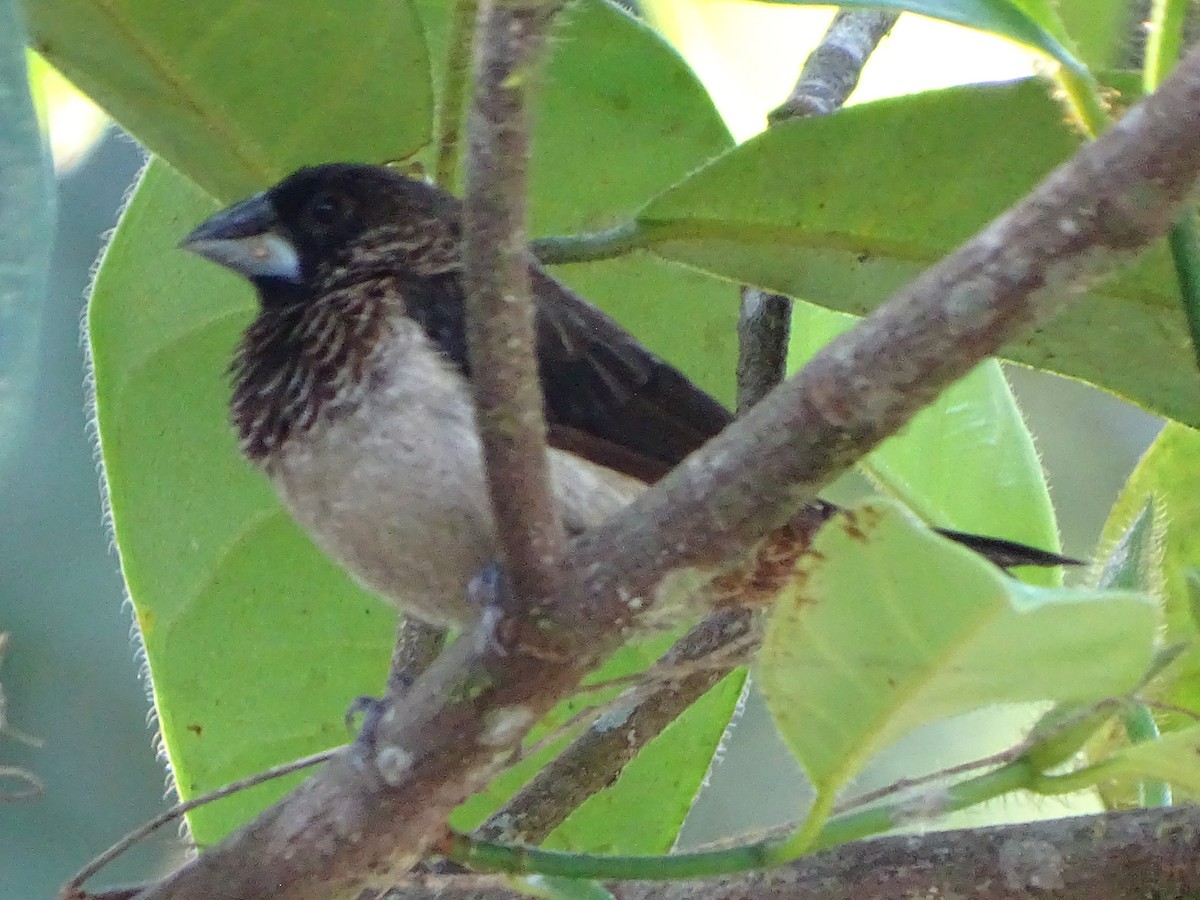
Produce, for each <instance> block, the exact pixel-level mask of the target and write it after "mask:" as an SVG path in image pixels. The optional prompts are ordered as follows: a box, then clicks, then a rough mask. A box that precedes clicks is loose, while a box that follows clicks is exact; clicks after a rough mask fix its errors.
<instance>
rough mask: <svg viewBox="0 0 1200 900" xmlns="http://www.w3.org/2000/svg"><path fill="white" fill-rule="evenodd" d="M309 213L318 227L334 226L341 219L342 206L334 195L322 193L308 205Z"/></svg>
mask: <svg viewBox="0 0 1200 900" xmlns="http://www.w3.org/2000/svg"><path fill="white" fill-rule="evenodd" d="M308 212H309V215H311V216H312V218H313V221H314V222H316V223H317V224H318V225H332V224H334V223H335V222H337V221H338V219H340V218H341V213H342V204H341V203H340V202H339V201H338V198H337V197H335V196H333V194H331V193H328V192H327V191H322V192H321V193H319V194H317V195H316V196H315V197H313V199H312V201H311V202H310V203H309V204H308Z"/></svg>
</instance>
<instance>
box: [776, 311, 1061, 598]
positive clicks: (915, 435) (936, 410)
mask: <svg viewBox="0 0 1200 900" xmlns="http://www.w3.org/2000/svg"><path fill="white" fill-rule="evenodd" d="M856 321H857V320H856V319H854V318H853V317H851V316H847V315H844V314H841V313H834V312H831V311H829V310H826V309H821V308H819V307H814V306H810V305H808V304H801V305H799V306H798V307H797V309H796V313H795V323H794V325H793V329H794V332H795V335H796V337H795V338H794V339H793V341H792V347H791V354H790V357H789V362H790V364H791V365H792V367H793V368H798V367H799V365H801V364H802V363H803V362H804V361H805V360H807V359H808V358H809V357H811V356H812V355H813V354H814V353H816V352H817V350H819V349H820V348H821V347H822V346H824V345H825V344H826V343H827V342H828V341H829V340H831V339H832V338H833V337H835V336H836V335H838V334H841V333H842V332H843V331H846V330H847V329H849V328H850V327H852V326H853V325H854V323H855V322H856ZM863 468H864V470H865V471H866V473H867V475H868V476H869V477H870V478H871V479H872V480H874V481H876V482H878V483H879V484H880V485H881V486H882V487H883V488H884V489H885V490H886V491H887V492H888V493H891V494H893V495H894V496H896V497H898V498H899V499H901V500H903V501H904V502H905V503H906V504H907V505H908V506H909V508H910V509H912V510H914V511H915V512H917V513H918V514H919V515H920V516H921V518H922V519H924V520H925V521H926V522H928V523H931V524H934V525H939V526H942V527H947V528H956V529H958V530H960V531H968V532H971V533H974V534H986V535H990V536H992V537H1002V538H1005V539H1007V540H1014V541H1021V542H1023V543H1026V544H1029V545H1031V546H1035V547H1042V548H1045V549H1047V550H1056V549H1058V546H1059V541H1058V530H1057V527H1056V525H1055V521H1054V509H1053V507H1052V506H1051V503H1050V493H1049V491H1048V489H1047V487H1046V478H1045V474H1044V473H1043V472H1042V467H1041V463H1040V462H1039V460H1038V456H1037V450H1036V449H1035V448H1034V446H1033V438H1032V437H1031V436H1030V434H1029V430H1028V429H1027V428H1026V427H1025V422H1024V420H1023V419H1022V418H1021V413H1020V410H1018V409H1017V405H1016V401H1015V400H1014V399H1013V396H1012V391H1011V390H1010V389H1009V386H1008V382H1007V381H1006V380H1005V378H1004V374H1003V372H1002V371H1001V369H1000V365H999V364H998V363H996V362H994V361H989V362H985V363H982V364H980V365H979V366H977V367H976V368H975V369H974V370H973V371H972V372H971V373H970V374H968V375H967V376H965V377H964V378H962V379H960V380H959V381H957V382H956V383H955V384H953V385H951V386H950V387H949V388H947V389H946V390H945V391H944V392H943V393H942V395H941V396H940V397H939V398H938V399H937V401H936V402H935V403H933V404H932V405H931V406H929V407H928V408H926V409H924V410H922V411H921V412H920V413H918V414H917V416H916V418H914V419H913V420H912V422H910V423H909V424H908V425H907V426H905V427H904V429H903V430H902V431H901V432H900V433H899V434H898V435H896V436H894V437H892V438H889V439H888V440H886V441H884V442H883V444H882V445H881V446H880V447H879V448H878V449H876V450H875V451H874V452H873V453H872V454H871V455H870V456H868V457H867V459H866V461H865V462H864V464H863ZM1022 575H1023V577H1024V578H1025V580H1026V581H1030V582H1034V583H1037V584H1044V585H1053V584H1058V583H1060V582H1061V572H1060V570H1058V569H1027V570H1025V571H1024V572H1023V573H1022Z"/></svg>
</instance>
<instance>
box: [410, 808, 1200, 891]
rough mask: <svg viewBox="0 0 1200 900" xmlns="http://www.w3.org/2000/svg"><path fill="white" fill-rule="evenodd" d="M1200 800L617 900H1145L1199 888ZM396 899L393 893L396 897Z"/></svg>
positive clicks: (965, 833) (826, 854) (482, 884)
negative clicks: (913, 899) (957, 899)
mask: <svg viewBox="0 0 1200 900" xmlns="http://www.w3.org/2000/svg"><path fill="white" fill-rule="evenodd" d="M1198 857H1200V806H1185V807H1175V808H1166V809H1152V810H1145V809H1139V810H1128V811H1124V812H1110V813H1105V814H1100V815H1087V816H1069V817H1066V818H1061V819H1049V820H1044V821H1039V822H1023V823H1021V824H1017V825H998V826H992V827H987V828H970V829H961V830H955V831H933V830H929V831H925V830H922V831H918V832H916V833H912V834H904V835H898V836H895V837H881V838H874V839H872V840H868V841H856V842H854V843H852V844H844V845H842V846H839V847H835V848H833V849H832V850H826V851H823V852H821V853H814V854H813V855H811V856H805V857H802V858H800V859H797V860H795V861H794V862H791V863H789V864H788V865H785V866H780V867H778V868H775V869H771V870H768V871H760V872H748V873H743V874H738V875H728V876H724V877H722V878H707V879H696V880H692V881H677V882H653V881H635V882H613V883H609V884H607V885H605V887H607V889H608V890H610V891H611V892H612V893H613V895H614V896H615V897H616V898H618V900H779V898H804V900H845V898H847V897H853V898H854V900H895V898H897V897H971V898H972V900H1023V898H1028V897H1038V898H1041V900H1135V898H1143V897H1192V896H1196V895H1198V894H1200V865H1197V864H1196V859H1197V858H1198ZM398 896H401V897H403V900H519V898H521V897H522V896H523V895H522V894H520V893H519V892H518V891H517V890H515V889H514V888H512V887H509V886H507V885H504V884H503V883H500V882H498V881H497V880H495V879H494V877H493V878H489V877H484V876H456V877H449V878H432V879H425V880H423V881H422V882H421V883H413V884H407V885H405V886H404V888H403V892H402V894H400V895H398ZM391 897H392V895H389V898H391Z"/></svg>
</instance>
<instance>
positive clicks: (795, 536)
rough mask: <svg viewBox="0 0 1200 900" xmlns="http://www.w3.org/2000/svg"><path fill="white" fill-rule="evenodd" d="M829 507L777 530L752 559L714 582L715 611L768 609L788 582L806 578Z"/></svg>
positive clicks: (823, 506) (799, 516)
mask: <svg viewBox="0 0 1200 900" xmlns="http://www.w3.org/2000/svg"><path fill="white" fill-rule="evenodd" d="M833 513H834V508H833V507H832V506H828V505H826V504H821V505H814V506H807V507H805V508H804V509H803V510H801V511H800V512H799V513H798V514H797V515H796V516H795V517H793V518H792V520H791V521H790V522H788V523H787V524H786V525H783V526H781V527H779V528H776V529H775V530H774V531H772V532H771V533H770V534H768V535H767V537H766V538H765V539H764V540H763V541H762V543H760V544H759V545H758V547H757V548H756V549H755V551H754V554H753V556H751V557H750V558H749V559H748V560H747V561H746V562H745V563H743V564H741V565H739V566H737V567H736V568H735V569H733V570H732V571H729V572H726V573H725V574H724V575H720V576H718V577H717V578H715V579H714V580H713V583H712V589H713V593H714V594H715V600H714V606H715V607H716V608H728V607H747V606H751V607H753V606H767V605H769V604H770V603H772V602H774V600H775V598H776V597H777V596H778V595H779V592H780V591H782V590H783V589H784V587H786V586H787V585H788V583H789V582H793V581H795V580H796V579H797V578H803V577H804V574H805V572H804V569H805V566H804V565H803V562H804V560H805V559H806V558H807V557H818V558H819V555H817V554H813V552H812V540H813V537H814V536H815V535H816V533H817V531H818V529H820V527H821V526H822V525H823V524H824V523H825V522H826V521H827V520H828V519H829V518H830V517H831V516H832V515H833Z"/></svg>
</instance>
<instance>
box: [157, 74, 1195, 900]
mask: <svg viewBox="0 0 1200 900" xmlns="http://www.w3.org/2000/svg"><path fill="white" fill-rule="evenodd" d="M1198 172H1200V51H1193V52H1192V53H1191V54H1190V55H1189V56H1188V57H1187V59H1186V60H1185V61H1184V62H1183V63H1181V64H1180V66H1179V67H1178V68H1177V69H1176V71H1175V72H1174V73H1173V74H1172V76H1171V77H1170V78H1169V79H1168V80H1167V81H1166V82H1164V84H1163V86H1162V87H1161V88H1160V90H1159V91H1158V92H1156V93H1155V94H1154V95H1152V96H1150V97H1148V98H1147V99H1145V100H1144V101H1143V102H1142V103H1140V104H1139V105H1138V106H1136V107H1134V108H1133V109H1132V110H1130V112H1129V113H1128V114H1127V115H1126V116H1125V117H1124V118H1123V119H1122V120H1121V121H1120V122H1118V123H1117V124H1116V125H1115V126H1113V128H1112V129H1110V130H1109V131H1108V132H1106V133H1105V134H1103V135H1101V136H1100V137H1099V138H1098V139H1097V140H1096V141H1095V142H1093V143H1091V144H1089V145H1087V146H1085V147H1083V148H1082V149H1081V150H1080V151H1079V153H1078V154H1077V155H1076V156H1075V157H1074V158H1073V159H1072V160H1071V161H1069V162H1068V163H1066V164H1065V165H1063V166H1061V167H1060V168H1059V169H1058V170H1056V171H1055V172H1054V173H1053V174H1051V175H1050V176H1049V177H1048V178H1047V179H1046V180H1045V181H1044V182H1043V183H1042V184H1041V185H1040V186H1039V187H1038V188H1037V189H1036V190H1035V191H1034V192H1033V193H1032V194H1031V195H1030V196H1029V197H1027V198H1026V199H1025V200H1023V201H1021V202H1020V203H1018V204H1017V205H1016V206H1015V207H1013V209H1011V210H1010V211H1009V212H1007V213H1005V214H1004V215H1002V216H1000V217H999V218H998V219H997V220H996V221H995V222H993V223H992V224H991V225H989V226H988V227H987V228H985V229H984V230H983V231H982V232H981V233H980V234H979V235H977V236H976V237H975V238H973V239H972V240H970V241H968V242H967V243H966V244H965V245H964V246H962V247H961V248H960V249H959V250H957V251H956V252H955V253H953V254H952V255H951V256H949V257H947V258H946V259H945V260H943V261H942V262H941V263H939V264H938V265H936V266H934V267H933V268H931V269H930V270H928V271H927V272H926V273H925V274H924V275H922V276H921V277H920V278H918V279H917V280H916V281H915V282H914V283H913V284H912V285H910V286H909V287H907V288H905V289H903V290H901V291H900V292H898V293H897V294H896V295H895V296H894V297H893V298H892V299H891V300H889V301H888V303H887V304H886V305H885V306H884V307H882V308H881V309H879V310H877V311H876V312H875V313H874V314H872V315H871V316H869V317H868V318H866V319H864V320H863V321H862V322H861V323H859V325H858V326H857V327H856V328H855V329H854V330H853V331H851V332H849V333H847V334H845V335H843V336H841V337H840V338H838V339H837V340H835V341H833V342H832V343H831V344H830V345H829V346H828V347H826V348H825V349H824V350H822V351H821V352H820V353H819V354H817V356H816V357H815V358H814V359H813V361H812V362H811V363H810V364H809V365H808V366H807V367H806V368H805V369H804V370H803V371H802V372H800V373H799V374H798V375H796V376H794V377H793V378H791V379H789V380H788V381H787V382H785V383H784V384H782V385H780V386H779V387H778V388H776V389H775V390H774V391H772V392H771V393H770V394H769V395H768V396H767V397H766V398H765V399H764V400H763V401H762V402H761V403H759V404H758V405H757V406H756V407H755V408H754V409H753V410H751V411H750V413H749V414H747V415H746V416H745V417H744V418H743V419H741V420H739V421H738V422H736V423H734V425H732V426H731V427H730V428H729V429H727V430H726V431H725V432H724V433H723V434H722V435H720V436H718V437H717V438H716V439H714V440H713V441H711V442H709V444H708V445H707V446H706V447H705V448H703V449H702V450H700V451H698V452H697V453H695V454H693V455H692V456H691V457H690V458H689V459H688V460H687V461H685V462H684V464H683V465H682V466H680V467H679V468H678V469H676V470H675V472H673V473H672V474H671V475H669V476H668V477H667V478H665V479H664V480H663V481H662V482H660V483H659V484H657V485H655V486H654V487H653V488H651V489H650V490H648V491H647V492H646V493H645V494H644V495H643V496H642V497H640V498H639V499H638V500H637V501H636V502H635V503H634V504H632V505H631V506H630V507H629V508H628V509H627V510H625V511H623V512H621V513H618V514H617V515H616V516H614V517H613V518H612V519H611V520H609V521H608V522H606V523H605V524H604V525H603V526H601V527H600V528H597V529H595V530H593V531H590V532H588V533H586V534H585V535H583V536H582V537H581V538H580V539H578V540H577V541H576V543H575V544H574V545H573V547H572V551H571V554H570V557H569V559H568V561H567V564H568V565H569V566H570V567H571V569H572V570H573V571H574V572H576V573H578V576H577V578H578V581H579V585H578V590H577V591H572V592H571V593H570V594H569V595H568V594H562V595H557V596H555V597H553V598H550V602H549V603H547V604H546V605H545V607H544V609H545V616H549V617H552V618H553V620H554V621H556V622H558V623H564V624H565V623H573V624H574V625H575V627H574V628H573V629H566V628H559V629H557V630H554V631H552V632H547V631H546V630H545V629H543V628H541V627H538V626H539V625H541V624H543V621H542V620H544V618H545V616H542V615H539V616H530V617H525V618H524V619H522V618H520V617H516V619H515V622H514V626H515V627H517V628H519V629H521V632H522V634H521V637H522V640H519V641H515V642H514V643H513V649H511V650H509V651H507V652H505V651H503V650H501V649H499V648H498V647H497V646H496V642H495V641H494V640H493V639H492V636H491V634H490V632H489V630H488V628H487V627H485V626H481V627H479V628H477V629H476V631H475V632H474V633H470V634H467V635H464V637H463V639H460V640H459V641H458V642H456V643H455V644H454V645H453V646H451V647H450V648H449V649H448V650H447V651H446V652H444V653H443V654H442V655H441V656H440V657H439V658H438V659H437V660H436V661H435V662H434V664H433V665H432V666H431V667H430V669H429V671H428V672H426V673H425V675H424V676H422V677H421V678H420V679H418V681H417V682H416V684H414V685H413V688H412V689H411V690H410V691H409V692H408V694H407V695H406V696H405V697H404V698H403V700H402V701H401V702H396V701H395V700H389V701H388V702H386V703H385V706H384V708H383V711H382V712H381V714H380V716H379V721H378V727H377V729H375V731H374V732H373V733H372V735H371V736H372V740H369V741H360V742H359V743H358V744H357V745H356V746H355V747H354V748H352V749H351V750H348V751H345V752H343V753H340V754H338V755H337V756H336V757H334V759H332V760H331V761H330V762H329V763H328V764H327V765H326V767H325V768H324V769H323V770H322V771H321V772H320V773H319V774H318V775H316V776H314V777H313V778H311V779H309V780H308V781H307V782H305V783H304V784H303V785H301V787H300V788H299V789H298V790H296V791H295V792H294V793H293V794H291V795H290V796H289V797H287V798H285V799H284V800H283V801H281V802H280V803H278V804H276V805H274V806H272V807H271V808H270V809H268V810H267V811H265V812H264V813H263V814H262V815H260V816H259V817H258V818H257V819H255V820H254V821H253V822H251V823H250V824H248V825H247V826H245V827H244V828H243V829H241V830H240V831H239V832H237V833H235V834H234V835H232V836H230V837H229V838H228V839H226V840H225V841H223V842H222V843H221V844H219V845H217V846H216V847H213V848H212V849H210V850H209V851H208V852H206V853H205V854H203V855H202V856H201V857H199V858H198V859H196V860H194V861H192V862H190V863H188V864H187V865H185V866H184V867H183V868H182V869H180V870H179V871H178V872H176V873H174V874H172V875H170V876H168V877H167V878H166V879H164V880H163V881H162V882H161V883H159V884H158V885H156V886H155V887H153V888H151V889H150V890H149V891H147V892H145V894H144V895H143V896H142V898H141V900H149V898H154V900H163V898H168V897H170V898H191V900H200V898H203V900H213V898H219V900H249V898H262V900H267V898H270V900H295V898H312V900H317V898H320V900H327V898H330V897H339V896H347V895H353V894H354V893H356V892H357V891H358V889H360V888H362V887H364V886H368V885H375V884H387V883H391V881H392V880H393V879H395V878H397V877H398V876H399V875H400V874H401V873H402V872H403V871H404V870H406V869H407V868H409V867H410V866H411V865H412V864H413V863H414V862H415V861H416V860H417V859H418V858H420V856H421V855H422V854H424V853H425V852H427V851H428V850H430V849H436V846H437V842H438V839H439V837H440V836H441V835H443V834H444V833H445V827H446V825H445V823H446V821H447V818H448V816H449V813H450V812H451V810H453V809H454V808H455V807H456V806H457V805H458V804H459V803H460V802H462V801H463V800H464V799H465V798H466V797H468V796H470V795H471V794H473V793H475V792H476V791H478V790H479V789H480V788H482V787H483V785H484V784H485V783H486V782H487V780H488V779H489V778H490V777H492V776H493V775H494V774H495V773H496V772H497V771H498V770H499V769H500V768H502V767H503V765H504V764H505V761H506V760H507V759H508V758H509V757H510V755H511V753H512V752H513V750H514V749H515V748H516V747H517V746H518V744H519V742H520V740H521V739H522V737H523V736H524V735H525V734H526V733H527V731H528V729H529V728H530V727H531V726H532V725H533V723H534V722H535V721H537V719H538V718H539V717H540V716H541V715H542V714H543V713H544V712H545V711H546V710H547V709H549V708H550V707H551V706H552V705H553V704H554V702H555V701H556V700H558V699H559V698H561V697H563V696H565V695H566V694H568V693H569V692H570V691H571V690H573V689H574V687H575V686H576V685H577V684H578V682H579V680H580V679H581V678H582V676H583V675H584V673H585V672H586V671H587V670H588V669H589V668H590V667H591V666H592V665H593V664H594V662H595V661H596V660H598V659H599V658H601V657H602V656H603V655H605V654H606V653H608V652H609V651H611V650H612V649H613V648H614V647H615V646H616V645H617V644H618V643H619V642H620V641H621V640H622V638H623V636H625V635H626V634H628V633H629V631H630V630H632V629H638V628H641V627H645V626H646V625H647V624H649V623H651V622H653V621H654V620H655V619H658V620H661V618H662V617H665V616H669V615H670V612H671V609H672V607H673V605H674V604H676V603H684V602H685V599H684V598H685V596H686V597H688V598H696V597H700V598H701V600H703V601H705V602H709V603H715V602H718V600H719V599H722V598H721V597H720V594H719V592H718V594H717V595H716V596H714V595H713V594H712V593H711V588H712V587H713V584H712V582H713V581H714V580H716V579H718V578H721V580H722V581H724V580H726V579H727V577H728V574H729V571H730V569H731V567H734V566H735V565H739V564H738V563H737V561H738V560H742V562H741V563H740V566H742V567H746V566H749V567H751V568H754V567H756V566H757V567H758V568H759V569H762V568H763V567H768V568H769V567H770V566H783V567H785V568H790V567H791V565H792V564H793V560H791V559H788V557H787V555H786V551H787V548H788V545H787V543H786V542H785V538H787V535H785V534H783V533H782V532H780V531H775V532H774V533H773V529H778V528H779V526H780V525H782V524H784V523H786V522H787V521H788V519H789V518H790V517H791V516H793V515H794V514H795V510H796V509H797V507H798V506H799V505H800V504H803V503H806V502H808V501H809V500H811V499H812V498H813V497H814V496H815V493H816V491H817V490H818V489H819V488H821V487H823V486H824V485H825V484H826V483H827V482H828V481H829V480H830V479H832V478H834V477H836V476H837V475H838V474H840V473H841V472H842V471H844V470H845V469H846V468H847V467H848V466H850V465H852V464H853V463H854V462H856V461H857V460H858V459H859V458H861V457H862V456H863V455H864V454H865V453H867V452H868V451H869V450H870V449H871V448H872V447H874V446H875V445H876V444H878V443H879V442H880V441H881V440H883V439H884V438H885V437H887V436H888V435H889V434H892V433H893V432H894V431H896V430H897V429H898V428H900V427H901V426H903V424H904V423H905V422H907V421H908V420H909V419H910V418H911V417H912V416H913V415H915V414H916V412H917V411H918V410H919V409H921V408H922V407H923V406H925V405H926V404H927V403H929V402H930V401H931V400H932V399H933V398H934V397H935V396H936V395H937V394H938V392H939V391H941V390H942V389H943V388H945V387H946V386H947V385H948V384H950V383H951V382H952V381H954V380H955V379H956V378H958V377H959V376H961V375H963V374H965V373H966V372H967V371H968V370H969V369H970V368H971V367H973V366H974V365H975V364H976V363H978V362H979V360H981V359H983V358H984V357H986V356H988V355H990V354H992V353H994V352H995V351H996V350H997V349H999V348H1000V347H1001V346H1002V345H1003V344H1004V343H1005V342H1006V341H1009V340H1012V339H1014V338H1016V337H1018V336H1020V335H1021V334H1023V333H1024V332H1026V331H1028V330H1029V329H1031V328H1033V327H1035V326H1036V325H1037V324H1038V323H1039V322H1041V321H1044V320H1046V319H1047V318H1049V317H1050V316H1052V315H1053V314H1054V313H1056V312H1057V311H1058V310H1059V309H1060V308H1061V307H1062V306H1064V305H1066V304H1067V303H1069V302H1071V301H1072V300H1074V299H1076V298H1077V297H1078V296H1079V292H1078V290H1077V289H1076V288H1077V286H1078V284H1079V283H1080V282H1081V281H1083V280H1085V279H1090V278H1094V277H1097V276H1098V275H1100V274H1101V273H1102V272H1104V271H1107V270H1109V269H1111V268H1112V267H1113V266H1114V265H1116V264H1117V263H1118V262H1122V261H1125V260H1127V259H1129V258H1130V257H1131V256H1132V255H1133V253H1134V252H1135V251H1136V250H1138V249H1140V248H1141V247H1143V246H1145V245H1146V244H1147V243H1148V242H1149V241H1150V240H1152V239H1153V238H1156V237H1158V236H1160V235H1162V234H1164V233H1165V232H1166V230H1167V228H1168V227H1169V226H1170V224H1171V223H1172V221H1173V220H1174V219H1175V217H1176V216H1177V215H1178V211H1179V208H1180V206H1181V204H1182V203H1183V202H1184V201H1185V200H1186V199H1187V198H1188V197H1189V195H1190V194H1191V193H1192V191H1193V190H1194V189H1195V187H1196V181H1197V173H1198ZM748 548H750V549H751V550H752V553H751V560H750V562H749V563H746V562H745V559H746V552H747V549H748ZM706 585H707V586H708V587H709V589H710V590H709V591H705V590H704V588H705V586H706ZM691 602H692V603H693V604H695V603H697V602H700V601H697V600H696V599H692V600H691ZM535 620H536V621H535ZM930 839H931V840H932V838H930ZM910 840H911V839H910ZM870 846H871V845H860V848H863V849H861V850H860V852H866V853H868V854H869V853H870ZM1018 849H1019V848H1018ZM1022 858H1025V857H1024V856H1022V855H1021V854H1018V860H1020V859H1022ZM1191 859H1192V857H1191V856H1189V857H1188V860H1191ZM855 864H856V865H858V866H862V867H863V868H864V869H865V868H866V867H867V866H866V865H865V864H864V862H863V858H862V857H861V856H860V857H859V858H858V859H857V861H856V863H855ZM1187 864H1188V865H1191V864H1192V863H1191V862H1188V863H1187ZM891 875H892V877H894V878H896V879H899V878H901V877H902V875H903V872H892V873H891ZM759 877H761V878H764V879H769V878H771V877H773V876H772V874H771V873H765V874H762V875H761V876H759ZM1030 883H1031V882H1030V881H1029V880H1027V881H1026V882H1025V884H1027V885H1028V884H1030ZM1026 893H1028V891H1027V892H1026ZM892 896H895V893H894V892H893V893H892ZM1092 896H1096V895H1092Z"/></svg>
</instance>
